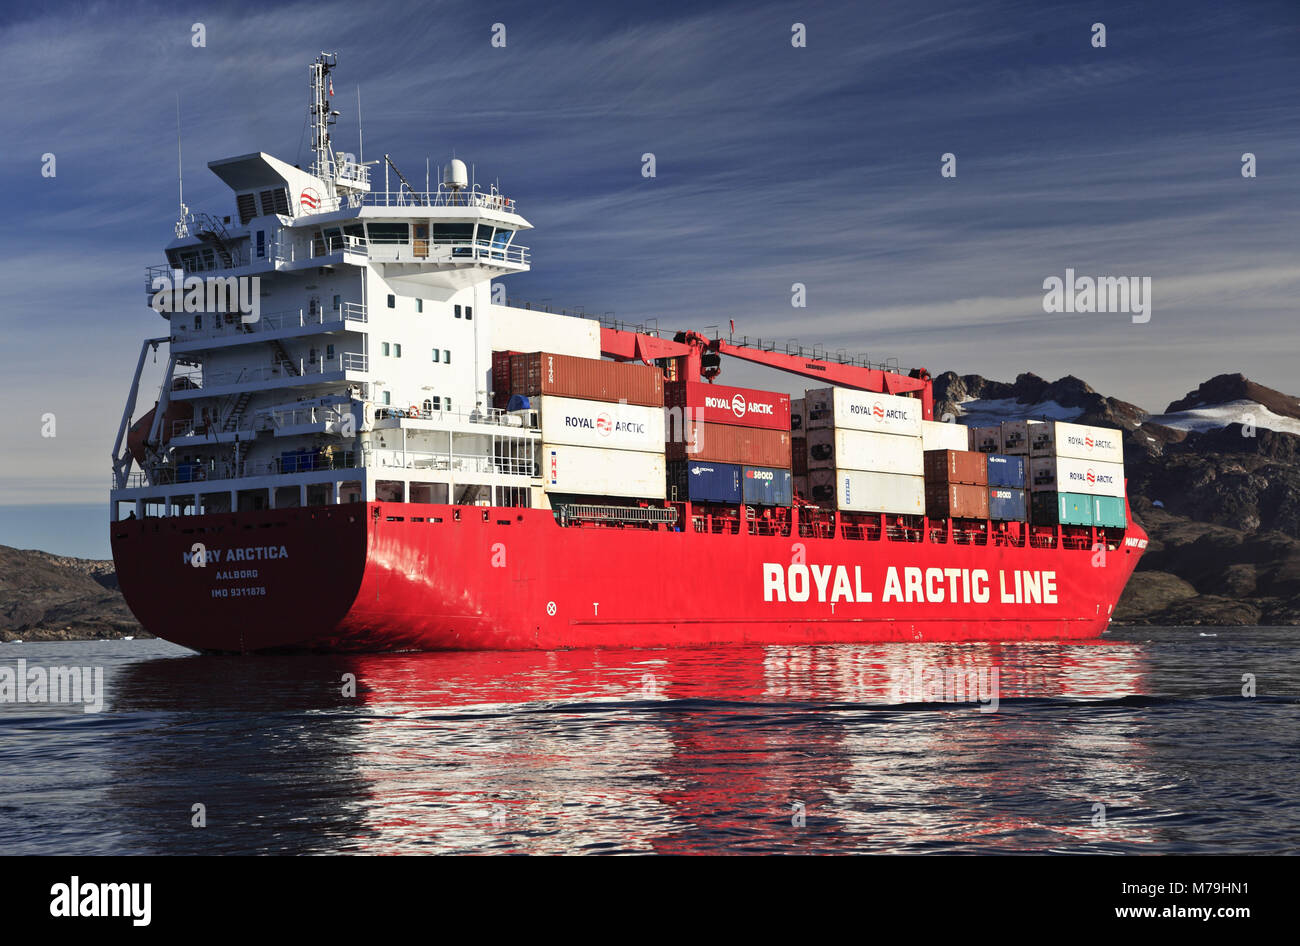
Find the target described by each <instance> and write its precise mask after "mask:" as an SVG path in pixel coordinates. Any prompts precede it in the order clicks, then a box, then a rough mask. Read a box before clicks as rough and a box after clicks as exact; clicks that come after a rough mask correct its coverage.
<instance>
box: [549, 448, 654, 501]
mask: <svg viewBox="0 0 1300 946" xmlns="http://www.w3.org/2000/svg"><path fill="white" fill-rule="evenodd" d="M666 476H667V470H666V468H665V467H664V455H663V454H662V453H641V452H638V451H635V450H605V449H600V448H597V447H575V446H572V445H569V444H551V443H544V444H542V488H543V489H545V490H546V491H547V492H548V493H581V494H582V495H586V496H634V497H637V498H639V499H663V498H664V495H665V493H666V486H667V484H666Z"/></svg>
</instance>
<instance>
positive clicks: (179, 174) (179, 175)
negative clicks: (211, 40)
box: [176, 92, 189, 239]
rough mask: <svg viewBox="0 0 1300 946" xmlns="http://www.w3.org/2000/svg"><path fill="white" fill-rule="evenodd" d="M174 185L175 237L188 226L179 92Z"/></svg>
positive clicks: (177, 99)
mask: <svg viewBox="0 0 1300 946" xmlns="http://www.w3.org/2000/svg"><path fill="white" fill-rule="evenodd" d="M176 187H177V189H178V191H179V192H180V214H179V215H178V216H177V218H176V237H177V239H179V238H181V237H185V236H189V228H188V227H186V226H185V217H186V214H187V213H188V211H189V208H187V207H186V206H185V171H184V165H183V164H182V163H181V94H180V93H179V92H177V93H176Z"/></svg>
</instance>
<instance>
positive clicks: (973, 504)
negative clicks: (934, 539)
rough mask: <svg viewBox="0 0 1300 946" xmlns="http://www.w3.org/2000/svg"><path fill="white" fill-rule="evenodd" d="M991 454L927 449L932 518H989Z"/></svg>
mask: <svg viewBox="0 0 1300 946" xmlns="http://www.w3.org/2000/svg"><path fill="white" fill-rule="evenodd" d="M988 484H989V475H988V455H987V454H983V453H979V452H978V451H975V450H927V451H925V513H926V515H927V516H929V517H930V518H932V519H987V518H988V517H989V486H988Z"/></svg>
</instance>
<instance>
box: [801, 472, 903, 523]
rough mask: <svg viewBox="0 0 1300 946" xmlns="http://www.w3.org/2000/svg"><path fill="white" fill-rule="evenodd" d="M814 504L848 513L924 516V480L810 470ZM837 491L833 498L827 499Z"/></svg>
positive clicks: (889, 475)
mask: <svg viewBox="0 0 1300 946" xmlns="http://www.w3.org/2000/svg"><path fill="white" fill-rule="evenodd" d="M808 485H809V487H810V488H811V490H812V496H811V497H810V499H812V501H813V502H816V503H819V504H823V505H826V504H830V503H833V504H834V505H835V506H836V508H838V509H842V510H844V511H846V512H884V513H892V514H895V515H916V516H921V515H924V514H925V477H924V476H904V475H899V474H897V473H872V472H868V471H865V470H809V471H808ZM832 489H833V490H834V499H833V500H831V499H826V498H824V497H826V496H829V495H830V491H831V490H832Z"/></svg>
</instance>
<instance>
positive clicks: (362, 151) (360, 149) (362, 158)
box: [357, 82, 366, 164]
mask: <svg viewBox="0 0 1300 946" xmlns="http://www.w3.org/2000/svg"><path fill="white" fill-rule="evenodd" d="M357 163H358V164H365V163H366V145H365V142H364V141H363V140H362V138H361V83H360V82H358V83H357Z"/></svg>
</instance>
